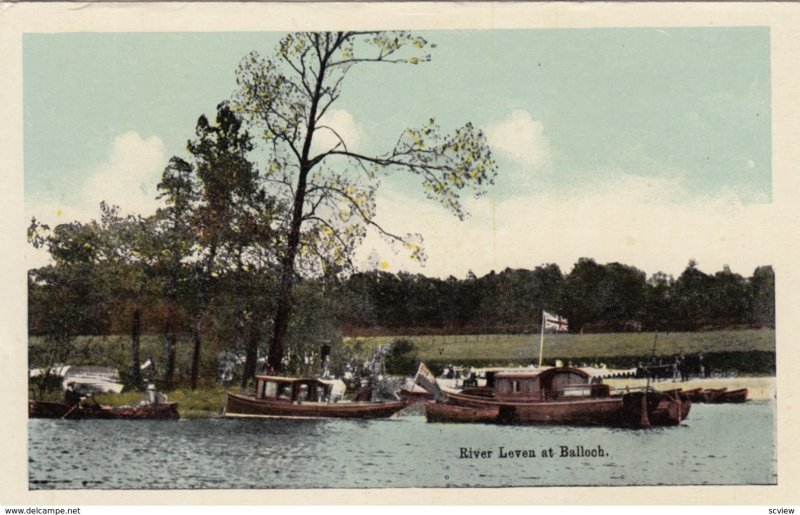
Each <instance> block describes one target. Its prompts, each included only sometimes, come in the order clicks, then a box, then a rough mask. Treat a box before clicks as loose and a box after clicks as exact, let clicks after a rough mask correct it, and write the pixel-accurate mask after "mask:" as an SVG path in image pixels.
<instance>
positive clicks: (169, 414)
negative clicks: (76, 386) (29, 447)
mask: <svg viewBox="0 0 800 515" xmlns="http://www.w3.org/2000/svg"><path fill="white" fill-rule="evenodd" d="M28 417H29V418H59V419H66V420H81V419H134V420H145V419H155V420H177V419H179V418H180V415H179V414H178V403H176V402H162V403H151V404H139V405H136V406H105V405H101V404H89V405H81V404H78V405H74V406H71V407H70V406H68V405H67V404H65V403H63V402H44V401H28Z"/></svg>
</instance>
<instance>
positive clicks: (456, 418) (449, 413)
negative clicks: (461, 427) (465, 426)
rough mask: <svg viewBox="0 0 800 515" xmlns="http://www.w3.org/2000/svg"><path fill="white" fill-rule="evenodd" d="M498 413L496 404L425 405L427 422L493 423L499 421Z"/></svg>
mask: <svg viewBox="0 0 800 515" xmlns="http://www.w3.org/2000/svg"><path fill="white" fill-rule="evenodd" d="M499 414H500V408H499V407H497V406H490V407H485V408H470V407H466V406H456V405H453V404H446V403H438V402H431V403H429V404H427V405H425V416H426V417H427V419H428V422H449V423H484V424H494V423H497V422H499V419H498V416H499Z"/></svg>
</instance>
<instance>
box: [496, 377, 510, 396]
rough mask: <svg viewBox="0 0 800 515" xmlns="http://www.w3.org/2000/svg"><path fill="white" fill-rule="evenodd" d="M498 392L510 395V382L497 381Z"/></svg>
mask: <svg viewBox="0 0 800 515" xmlns="http://www.w3.org/2000/svg"><path fill="white" fill-rule="evenodd" d="M497 390H498V391H499V392H500V393H508V381H506V380H504V379H501V380H499V381H497Z"/></svg>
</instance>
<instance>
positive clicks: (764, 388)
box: [603, 376, 777, 402]
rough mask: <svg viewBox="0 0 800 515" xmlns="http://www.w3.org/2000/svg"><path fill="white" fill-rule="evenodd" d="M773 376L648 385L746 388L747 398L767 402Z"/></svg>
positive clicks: (614, 383) (636, 383) (631, 381)
mask: <svg viewBox="0 0 800 515" xmlns="http://www.w3.org/2000/svg"><path fill="white" fill-rule="evenodd" d="M603 382H604V383H606V384H608V385H610V386H611V387H612V388H616V389H625V388H641V387H644V386H646V385H647V380H646V379H636V378H619V379H605V380H604V381H603ZM775 384H776V382H775V377H765V376H755V377H710V378H693V379H690V380H688V381H680V380H678V381H675V382H673V381H672V379H667V380H662V381H655V382H652V381H651V382H650V386H652V387H653V388H655V389H656V390H673V389H675V388H681V389H683V390H692V389H694V388H709V389H710V388H727V389H728V390H738V389H740V388H747V398H748V399H749V400H751V401H756V402H767V401H770V400H774V399H775V397H776V395H777V391H776V389H775Z"/></svg>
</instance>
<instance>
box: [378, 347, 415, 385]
mask: <svg viewBox="0 0 800 515" xmlns="http://www.w3.org/2000/svg"><path fill="white" fill-rule="evenodd" d="M384 364H385V366H386V372H387V373H389V374H391V375H396V376H410V375H413V374H414V372H416V370H417V350H416V348H415V347H414V344H413V343H412V342H411V341H410V340H406V339H399V340H395V341H394V342H392V346H391V348H390V349H389V352H388V353H387V354H386V360H385V361H384Z"/></svg>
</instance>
